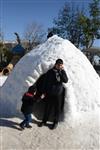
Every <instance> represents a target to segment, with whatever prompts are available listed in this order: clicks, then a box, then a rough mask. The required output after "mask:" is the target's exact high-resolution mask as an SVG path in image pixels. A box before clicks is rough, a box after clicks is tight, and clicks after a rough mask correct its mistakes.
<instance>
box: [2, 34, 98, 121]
mask: <svg viewBox="0 0 100 150" xmlns="http://www.w3.org/2000/svg"><path fill="white" fill-rule="evenodd" d="M58 58H61V59H63V61H64V68H65V71H66V73H67V75H68V78H69V80H68V83H67V84H64V85H65V87H66V91H67V92H66V99H65V108H64V110H65V116H66V117H65V119H66V118H67V116H73V117H74V115H75V114H80V112H82V111H84V112H85V111H97V110H98V109H99V107H100V77H99V76H98V75H97V73H96V72H95V70H94V69H93V67H92V65H91V64H90V62H89V61H88V59H87V58H86V56H85V55H84V54H83V53H82V52H81V51H80V50H79V49H77V48H76V47H75V46H74V45H73V44H72V43H71V42H70V41H68V40H65V39H62V38H60V37H58V36H56V35H54V36H53V37H51V38H49V39H48V40H47V41H46V42H45V43H43V44H41V45H39V46H38V47H36V48H35V49H33V50H32V51H31V52H29V53H28V54H26V55H25V56H24V57H23V58H21V60H20V61H19V62H18V63H17V64H16V66H15V68H14V70H13V71H12V73H11V74H10V75H9V77H8V78H7V80H6V82H5V83H4V85H3V86H2V88H1V92H0V94H1V96H0V97H1V98H0V107H1V108H0V114H1V115H7V116H9V115H16V114H17V113H20V107H21V98H22V96H23V94H24V93H25V92H26V91H27V89H28V87H29V86H31V85H32V84H33V83H35V81H36V80H37V79H38V77H39V76H40V75H41V74H42V73H44V72H46V71H47V70H48V69H49V68H50V67H52V66H53V65H54V63H55V60H56V59H58Z"/></svg>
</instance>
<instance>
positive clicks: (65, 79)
mask: <svg viewBox="0 0 100 150" xmlns="http://www.w3.org/2000/svg"><path fill="white" fill-rule="evenodd" d="M59 74H60V78H61V81H62V82H64V83H67V82H68V77H67V74H66V72H65V70H63V69H62V70H60V73H59Z"/></svg>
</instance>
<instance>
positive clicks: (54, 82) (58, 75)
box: [45, 67, 68, 94]
mask: <svg viewBox="0 0 100 150" xmlns="http://www.w3.org/2000/svg"><path fill="white" fill-rule="evenodd" d="M67 82H68V77H67V74H66V72H65V71H64V70H57V69H55V67H54V68H52V69H50V70H49V71H48V72H47V73H46V81H45V83H46V84H45V91H46V93H47V94H52V92H54V93H58V94H61V93H62V90H63V84H62V83H67ZM59 90H60V91H59Z"/></svg>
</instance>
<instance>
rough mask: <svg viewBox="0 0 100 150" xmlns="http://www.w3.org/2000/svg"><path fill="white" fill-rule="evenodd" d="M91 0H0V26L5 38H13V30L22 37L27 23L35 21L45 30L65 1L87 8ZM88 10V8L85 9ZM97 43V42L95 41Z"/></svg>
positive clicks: (51, 23)
mask: <svg viewBox="0 0 100 150" xmlns="http://www.w3.org/2000/svg"><path fill="white" fill-rule="evenodd" d="M91 1H92V0H70V1H69V0H0V8H1V13H0V14H1V15H0V26H1V29H2V31H3V33H4V39H5V40H15V35H14V32H18V33H19V35H20V36H21V37H22V36H23V34H24V31H25V29H26V27H27V25H28V24H31V23H32V22H37V23H38V24H40V25H42V26H43V28H44V30H45V31H46V32H47V29H48V28H49V27H52V26H53V19H54V18H56V17H57V16H58V12H59V10H60V9H61V8H62V7H63V6H64V4H65V2H68V3H69V4H72V3H73V4H74V5H79V6H80V7H84V8H85V9H87V8H88V4H89V3H90V2H91ZM87 10H88V9H87ZM97 44H98V42H97Z"/></svg>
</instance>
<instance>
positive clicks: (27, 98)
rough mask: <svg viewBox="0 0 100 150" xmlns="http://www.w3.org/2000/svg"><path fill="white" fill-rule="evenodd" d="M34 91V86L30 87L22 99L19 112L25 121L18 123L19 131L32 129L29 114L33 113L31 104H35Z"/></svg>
mask: <svg viewBox="0 0 100 150" xmlns="http://www.w3.org/2000/svg"><path fill="white" fill-rule="evenodd" d="M35 94H36V89H35V86H31V87H30V88H29V89H28V92H26V93H25V94H24V95H23V97H22V106H21V111H22V113H23V114H24V117H25V119H24V120H23V121H22V122H21V123H20V127H21V129H24V128H25V127H26V128H32V126H31V125H30V124H29V123H30V122H31V120H32V117H31V113H32V112H33V104H34V102H35V98H34V96H35Z"/></svg>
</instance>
